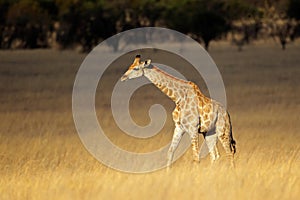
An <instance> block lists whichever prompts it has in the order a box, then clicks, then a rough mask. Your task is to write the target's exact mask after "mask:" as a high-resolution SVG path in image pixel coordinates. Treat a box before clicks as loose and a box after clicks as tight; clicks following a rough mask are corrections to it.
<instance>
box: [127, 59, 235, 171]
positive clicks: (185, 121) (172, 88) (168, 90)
mask: <svg viewBox="0 0 300 200" xmlns="http://www.w3.org/2000/svg"><path fill="white" fill-rule="evenodd" d="M150 62H151V61H150V60H148V61H145V62H141V61H140V56H139V55H138V56H136V59H135V60H134V63H133V64H132V65H131V66H130V67H129V69H128V71H127V72H126V73H125V74H124V75H123V77H122V78H121V80H126V79H131V78H136V77H139V76H142V75H144V76H145V77H146V78H148V79H149V80H150V81H151V82H152V83H153V84H154V85H155V86H156V87H158V88H159V89H160V90H161V91H162V92H163V93H165V94H166V95H167V96H168V97H170V98H171V99H172V100H173V101H174V102H175V104H176V107H175V109H174V111H173V113H172V116H173V121H174V123H175V130H174V134H173V139H172V143H171V146H170V148H169V152H168V166H170V165H171V163H172V159H173V155H174V151H175V150H176V148H177V146H178V144H179V142H180V139H181V137H182V135H183V134H184V133H188V134H189V135H190V138H191V143H192V149H193V158H194V160H196V161H199V142H198V137H199V133H202V134H203V135H204V137H205V140H206V142H207V144H208V148H209V149H208V150H209V152H210V155H211V159H212V161H214V160H216V159H217V158H218V157H219V153H218V150H217V146H216V141H217V138H218V139H219V140H220V141H221V143H222V145H223V147H224V149H225V151H226V153H227V154H228V155H229V156H230V157H231V160H232V162H233V155H234V153H235V141H234V140H233V137H232V130H231V122H230V116H229V114H228V113H227V111H226V109H225V108H224V107H223V106H222V105H221V104H219V103H218V102H216V101H214V100H212V99H210V98H208V97H206V96H204V95H203V94H202V93H201V91H200V89H199V88H198V86H197V85H196V84H195V83H193V82H190V81H185V80H182V79H178V78H176V77H173V76H172V75H169V74H167V73H166V72H164V71H162V70H160V69H159V68H157V67H155V66H153V65H152V64H150ZM211 132H215V133H216V134H212V135H209V136H208V135H207V133H211Z"/></svg>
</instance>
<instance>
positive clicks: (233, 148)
mask: <svg viewBox="0 0 300 200" xmlns="http://www.w3.org/2000/svg"><path fill="white" fill-rule="evenodd" d="M235 144H236V142H235V140H234V139H233V137H232V134H231V141H230V147H231V151H232V152H233V154H235V152H236V147H235Z"/></svg>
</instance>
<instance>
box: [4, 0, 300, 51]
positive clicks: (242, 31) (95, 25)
mask: <svg viewBox="0 0 300 200" xmlns="http://www.w3.org/2000/svg"><path fill="white" fill-rule="evenodd" d="M299 10H300V0H273V1H271V0H264V1H263V0H209V1H208V0H110V1H108V0H0V37H1V38H0V41H1V44H0V48H1V49H15V48H30V49H31V48H50V47H51V48H59V49H65V48H74V46H76V45H77V46H79V47H81V50H82V51H89V50H91V49H92V48H93V47H94V46H95V45H97V44H98V43H99V42H101V41H102V40H105V39H106V38H108V37H110V36H112V35H115V34H116V33H119V32H122V31H125V30H128V29H132V28H137V27H144V26H158V27H167V28H171V29H174V30H177V31H180V32H182V33H184V34H188V35H190V36H191V37H192V38H194V39H195V40H197V41H199V42H201V43H203V44H204V46H205V47H206V48H207V49H208V47H209V43H210V41H212V40H216V39H220V38H226V37H228V34H229V33H230V35H231V40H232V42H233V44H236V45H238V46H239V48H240V49H241V47H242V46H243V45H244V44H247V43H249V41H251V40H252V39H258V38H259V37H261V35H265V37H271V38H274V40H278V41H279V42H280V44H281V45H282V48H283V49H284V48H285V46H286V43H287V42H289V41H293V40H294V39H295V38H297V37H299V35H300V34H299V32H300V28H299V20H300V13H299ZM114 50H118V46H117V45H116V46H115V48H114Z"/></svg>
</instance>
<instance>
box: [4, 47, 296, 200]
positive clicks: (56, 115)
mask: <svg viewBox="0 0 300 200" xmlns="http://www.w3.org/2000/svg"><path fill="white" fill-rule="evenodd" d="M215 48H216V47H215ZM222 48H223V49H225V50H222V51H221V50H215V51H214V46H212V52H211V54H212V56H213V57H214V59H215V61H216V63H217V64H218V66H220V70H221V73H222V75H223V79H224V82H225V85H226V92H227V96H228V108H229V111H230V113H231V117H232V123H233V134H234V137H235V139H236V141H237V154H236V157H235V164H236V167H235V169H232V168H230V165H229V163H228V160H227V159H226V158H224V157H222V153H223V154H224V152H223V150H222V147H221V146H220V145H219V149H220V151H221V158H220V159H219V160H218V161H217V162H216V163H215V164H214V165H211V164H210V160H209V158H205V159H203V160H202V161H201V162H200V163H194V162H193V161H192V156H191V154H192V153H191V150H189V151H187V152H186V153H185V154H184V156H183V157H181V158H180V159H179V160H177V161H176V162H175V163H174V164H173V167H172V168H171V170H170V171H168V172H167V171H166V170H165V169H163V170H159V171H156V172H152V173H147V174H129V173H123V172H118V171H115V170H113V169H110V168H108V167H106V166H104V165H102V164H101V163H99V162H98V161H97V160H96V159H94V158H93V157H92V156H91V155H90V154H89V153H88V152H87V150H86V149H85V148H84V146H83V145H82V143H81V141H80V139H79V137H78V135H77V133H76V130H75V127H74V124H73V119H72V113H71V92H72V84H73V79H74V77H75V73H76V70H77V69H78V67H79V65H80V62H81V61H82V58H83V57H84V55H78V54H76V53H73V52H53V51H49V50H38V51H16V52H0V56H1V59H2V58H4V60H3V61H1V63H0V65H1V68H0V74H1V81H2V80H5V82H6V83H7V84H6V85H1V86H0V88H1V90H2V91H3V92H2V94H1V96H0V101H1V106H0V119H1V122H0V199H78V200H79V199H80V200H81V199H249V200H250V199H251V200H252V199H262V200H265V199H272V200H273V199H280V200H282V199H298V198H299V196H300V187H299V185H300V145H299V144H300V134H299V128H300V127H299V119H300V118H299V110H300V106H299V105H300V97H299V92H298V91H299V85H300V84H299V79H298V78H299V74H300V68H299V63H300V58H299V56H296V55H297V54H296V53H295V52H297V51H298V52H299V47H297V46H296V47H291V48H290V49H287V51H289V52H282V51H280V50H277V49H276V48H275V49H273V48H271V47H265V48H264V47H261V46H260V47H259V48H256V47H253V46H252V47H248V48H247V49H246V50H245V51H244V52H235V51H234V49H233V48H231V47H228V46H224V47H222ZM261 54H263V55H264V56H261ZM283 54H286V55H283ZM28 56H30V59H29V58H28ZM259 56H261V57H260V58H259V59H257V57H259ZM274 56H275V57H274ZM9 60H14V61H15V62H14V63H19V64H17V65H16V64H12V63H10V62H8V61H9ZM24 60H25V61H26V62H24ZM253 60H254V61H253ZM37 61H38V63H36V62H37ZM50 61H51V62H52V64H47V65H46V66H41V64H43V63H44V62H45V63H48V62H50ZM24 63H25V64H24ZM21 64H24V66H22V67H20V65H21ZM283 65H284V66H285V67H281V66H283ZM41 67H44V68H43V69H41ZM8 72H9V73H8ZM10 72H11V74H10ZM14 74H15V75H14ZM138 98H139V99H137V100H145V99H141V98H142V97H138ZM148 98H149V97H147V99H148ZM162 101H167V100H166V99H162ZM156 102H157V101H156ZM167 104H168V103H167ZM108 109H109V107H99V106H98V107H97V112H98V113H97V114H99V115H101V113H104V112H107V111H108ZM137 113H138V114H139V115H142V113H143V112H141V111H138V112H137ZM143 117H144V115H142V116H141V118H143ZM109 119H110V116H108V117H107V118H104V119H103V123H102V125H103V126H104V127H105V128H106V130H107V131H110V132H113V133H119V131H118V130H117V129H116V127H112V126H111V121H110V120H109ZM168 125H169V126H172V122H168ZM120 134H121V133H120ZM120 134H115V135H114V136H111V137H113V138H112V139H113V140H114V142H116V143H117V144H122V145H123V146H124V147H125V148H128V149H131V150H137V151H145V150H148V149H151V148H153V147H155V148H157V146H159V144H165V143H166V142H168V141H169V140H170V138H171V134H172V130H171V129H166V130H165V132H164V133H160V135H158V136H157V137H156V139H157V141H158V143H156V144H153V143H152V142H145V141H138V140H132V139H130V138H128V137H127V136H124V135H120ZM151 140H155V138H154V139H151ZM151 140H149V141H151ZM115 159H117V158H115Z"/></svg>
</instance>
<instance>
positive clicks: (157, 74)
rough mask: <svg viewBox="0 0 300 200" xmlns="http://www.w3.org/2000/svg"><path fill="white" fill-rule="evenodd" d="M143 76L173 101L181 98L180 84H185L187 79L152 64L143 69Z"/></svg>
mask: <svg viewBox="0 0 300 200" xmlns="http://www.w3.org/2000/svg"><path fill="white" fill-rule="evenodd" d="M144 76H145V77H146V78H148V79H149V80H150V81H151V82H152V83H153V84H154V85H155V86H156V87H157V88H158V89H160V90H161V91H162V92H163V93H165V94H166V95H167V96H168V97H170V98H171V99H172V100H173V101H174V102H178V101H179V100H180V98H181V96H180V95H181V94H182V92H180V90H181V89H182V87H180V85H182V84H187V81H185V80H181V79H179V78H176V77H174V76H172V75H170V74H168V73H166V72H164V71H162V70H160V69H159V68H157V67H155V66H153V65H151V66H150V67H147V68H145V69H144Z"/></svg>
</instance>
